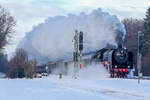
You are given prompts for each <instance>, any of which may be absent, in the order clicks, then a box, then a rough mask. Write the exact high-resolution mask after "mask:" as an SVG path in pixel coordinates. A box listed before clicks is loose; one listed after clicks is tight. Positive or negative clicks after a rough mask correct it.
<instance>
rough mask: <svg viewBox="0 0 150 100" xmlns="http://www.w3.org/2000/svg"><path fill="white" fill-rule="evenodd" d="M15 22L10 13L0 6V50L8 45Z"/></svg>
mask: <svg viewBox="0 0 150 100" xmlns="http://www.w3.org/2000/svg"><path fill="white" fill-rule="evenodd" d="M15 24H16V22H15V20H14V18H13V17H12V16H11V15H10V13H9V12H8V11H7V10H6V9H4V8H3V7H2V6H0V50H2V49H3V47H4V46H5V45H6V44H7V43H8V41H9V39H10V38H11V37H12V33H14V26H15Z"/></svg>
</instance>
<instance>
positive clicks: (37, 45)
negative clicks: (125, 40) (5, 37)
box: [18, 9, 125, 61]
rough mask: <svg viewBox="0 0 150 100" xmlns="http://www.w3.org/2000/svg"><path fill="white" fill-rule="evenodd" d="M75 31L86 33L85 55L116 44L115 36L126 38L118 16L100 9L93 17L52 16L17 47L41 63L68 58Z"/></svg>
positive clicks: (91, 14)
mask: <svg viewBox="0 0 150 100" xmlns="http://www.w3.org/2000/svg"><path fill="white" fill-rule="evenodd" d="M76 29H77V30H79V31H83V33H84V52H88V51H93V50H97V49H100V48H102V47H104V46H106V44H107V43H109V44H114V45H116V42H115V38H116V36H117V35H120V36H121V37H124V35H125V30H124V26H123V24H122V23H121V22H120V21H119V19H118V18H117V17H116V16H114V15H110V14H109V13H106V12H103V11H102V10H101V9H97V10H94V11H92V12H91V13H90V14H85V13H80V14H79V15H73V14H69V15H68V16H56V17H49V18H48V19H47V20H45V22H44V23H41V24H39V25H38V26H36V27H34V28H33V30H32V31H30V32H28V33H27V34H26V36H25V37H24V39H23V40H22V41H21V42H20V44H19V46H18V47H19V48H23V49H25V50H26V51H27V52H28V53H29V55H30V56H32V57H36V58H37V59H38V60H40V61H42V60H43V61H46V60H52V59H58V58H64V57H68V56H70V55H72V52H73V43H72V40H73V35H74V32H75V30H76Z"/></svg>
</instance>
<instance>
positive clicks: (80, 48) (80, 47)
mask: <svg viewBox="0 0 150 100" xmlns="http://www.w3.org/2000/svg"><path fill="white" fill-rule="evenodd" d="M79 51H80V69H81V68H82V63H81V60H82V51H83V32H82V31H80V33H79Z"/></svg>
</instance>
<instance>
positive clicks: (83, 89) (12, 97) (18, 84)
mask: <svg viewBox="0 0 150 100" xmlns="http://www.w3.org/2000/svg"><path fill="white" fill-rule="evenodd" d="M0 89H1V91H0V100H149V98H150V81H148V80H142V81H141V83H140V84H138V83H137V80H130V79H110V78H101V79H99V80H98V79H97V80H85V79H81V78H79V79H73V78H72V77H65V76H63V78H62V79H59V78H58V76H54V75H53V76H52V75H51V76H49V77H48V78H41V79H32V80H30V79H13V80H11V79H0Z"/></svg>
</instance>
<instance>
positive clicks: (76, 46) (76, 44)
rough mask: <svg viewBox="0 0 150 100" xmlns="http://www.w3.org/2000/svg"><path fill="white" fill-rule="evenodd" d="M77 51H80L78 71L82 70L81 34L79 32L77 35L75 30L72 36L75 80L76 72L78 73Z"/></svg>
mask: <svg viewBox="0 0 150 100" xmlns="http://www.w3.org/2000/svg"><path fill="white" fill-rule="evenodd" d="M78 51H80V69H81V68H82V64H81V60H82V51H83V32H82V31H80V33H78V31H77V30H75V35H74V53H73V61H74V78H75V79H76V78H77V76H78V75H77V72H78V65H79V63H78Z"/></svg>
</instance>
